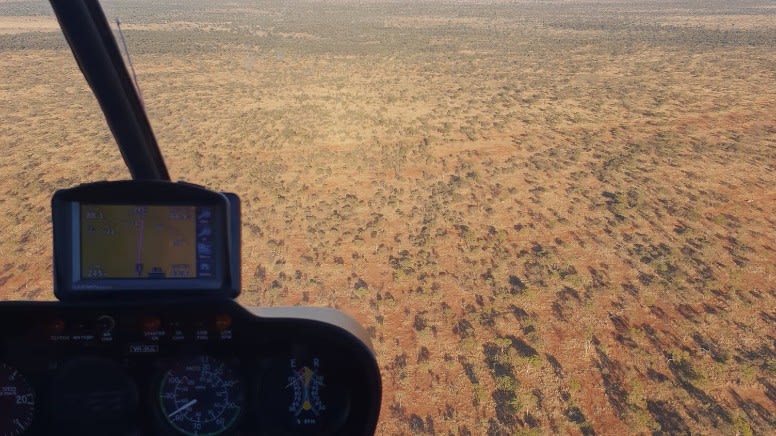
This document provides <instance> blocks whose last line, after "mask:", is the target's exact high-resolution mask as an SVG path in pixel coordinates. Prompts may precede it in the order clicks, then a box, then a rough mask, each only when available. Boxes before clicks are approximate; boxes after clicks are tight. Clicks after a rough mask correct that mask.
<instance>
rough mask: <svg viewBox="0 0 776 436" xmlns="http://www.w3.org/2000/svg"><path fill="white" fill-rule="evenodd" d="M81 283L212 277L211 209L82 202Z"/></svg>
mask: <svg viewBox="0 0 776 436" xmlns="http://www.w3.org/2000/svg"><path fill="white" fill-rule="evenodd" d="M80 209H81V210H80V235H81V237H80V239H81V267H80V270H81V279H87V280H88V279H132V278H137V279H143V278H148V279H175V278H183V279H186V278H188V279H192V278H209V277H212V276H213V275H214V272H213V271H212V269H213V266H214V259H213V241H212V238H211V237H212V233H213V228H212V226H213V217H212V215H213V210H212V208H210V207H194V206H144V205H104V204H103V205H90V204H81V208H80Z"/></svg>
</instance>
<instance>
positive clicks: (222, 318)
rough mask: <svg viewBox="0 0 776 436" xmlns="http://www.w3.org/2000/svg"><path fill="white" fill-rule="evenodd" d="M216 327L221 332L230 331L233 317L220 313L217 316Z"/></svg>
mask: <svg viewBox="0 0 776 436" xmlns="http://www.w3.org/2000/svg"><path fill="white" fill-rule="evenodd" d="M215 326H216V330H218V331H219V332H221V331H224V330H227V329H229V327H231V326H232V317H231V316H229V315H227V314H225V313H219V314H218V315H216V322H215Z"/></svg>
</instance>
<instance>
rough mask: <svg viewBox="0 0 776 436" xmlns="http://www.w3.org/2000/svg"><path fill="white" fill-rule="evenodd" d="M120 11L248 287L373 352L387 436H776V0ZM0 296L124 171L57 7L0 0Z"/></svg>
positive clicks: (160, 127) (183, 157)
mask: <svg viewBox="0 0 776 436" xmlns="http://www.w3.org/2000/svg"><path fill="white" fill-rule="evenodd" d="M698 5H699V3H696V2H681V1H678V2H672V1H658V0H654V1H650V0H639V1H636V2H625V1H623V2H617V1H595V0H593V1H591V2H585V3H583V2H575V1H569V2H562V1H557V2H553V1H547V2H536V1H516V2H510V3H507V2H494V3H488V2H466V1H462V2H450V3H447V2H433V3H432V2H423V1H420V2H409V1H396V2H385V3H380V2H370V1H365V2H346V1H331V2H326V1H317V2H304V1H290V2H287V1H270V2H252V1H247V0H235V1H230V2H209V1H193V2H185V4H183V3H178V2H166V1H145V0H130V1H126V2H114V1H111V2H106V3H105V5H104V7H105V9H106V13H107V15H108V18H109V19H111V20H113V19H115V18H117V17H118V18H120V19H121V20H122V22H123V27H124V29H125V31H126V32H125V33H126V37H127V39H128V44H129V47H130V52H131V54H132V59H133V61H134V63H135V67H136V69H137V72H138V78H139V83H140V87H141V89H142V92H143V96H144V100H145V104H146V107H147V110H148V112H149V116H150V119H151V123H152V125H153V126H154V128H155V130H156V133H157V139H158V141H159V143H160V146H161V148H162V151H163V153H164V154H165V157H166V159H167V163H168V167H169V169H170V172H171V174H172V176H173V178H175V179H176V180H187V181H191V182H196V183H200V184H204V185H207V186H209V187H211V188H214V189H219V190H225V191H232V192H236V193H239V194H240V196H241V197H242V200H243V223H244V225H243V240H244V246H243V261H242V274H243V293H242V295H241V296H240V301H242V302H243V303H245V304H254V305H273V306H274V305H294V304H307V305H317V306H330V307H336V308H339V309H341V310H344V311H346V312H347V313H349V314H351V315H352V316H354V317H355V318H356V319H358V320H359V321H360V322H361V323H362V324H363V325H364V326H366V327H367V328H368V330H369V332H370V333H371V335H372V340H373V342H374V346H375V349H376V352H377V356H378V359H379V362H380V366H381V370H382V372H383V386H384V393H383V409H382V413H381V418H380V423H379V425H378V434H385V435H394V434H414V435H418V434H445V435H446V434H453V435H483V434H488V435H512V434H548V433H556V434H613V435H614V434H618V435H619V434H626V433H631V434H648V433H652V434H690V433H692V434H715V433H719V434H731V435H732V434H742V435H743V434H768V433H772V432H774V431H775V429H776V327H774V326H775V325H776V5H774V3H773V2H768V1H742V2H722V1H712V2H703V6H702V9H701V8H700V6H698ZM0 78H2V79H1V80H0V150H2V151H3V153H2V154H0V174H2V177H1V178H0V193H2V195H1V196H0V225H2V227H3V229H4V238H2V240H0V271H1V272H0V284H1V285H2V286H1V287H0V289H1V291H0V292H2V294H0V295H1V296H2V297H3V298H5V299H36V300H39V299H53V294H52V293H51V255H50V252H51V222H50V218H49V198H50V196H51V194H52V193H53V191H54V190H56V189H59V188H64V187H68V186H72V185H74V184H77V183H81V182H86V181H93V180H100V179H121V178H127V177H128V172H127V170H126V169H125V167H124V166H123V164H122V162H121V160H120V159H121V158H120V156H119V153H118V151H117V149H116V147H115V145H114V142H113V139H112V137H111V135H110V132H109V130H108V128H107V126H106V124H105V122H104V119H103V117H102V115H101V113H100V112H99V109H98V107H97V104H96V102H95V100H94V98H93V97H92V95H91V93H90V92H89V90H88V87H87V85H86V83H85V82H84V80H83V78H82V76H81V74H80V72H79V71H78V68H77V66H76V65H75V62H74V60H73V58H72V55H71V54H70V52H69V49H68V48H67V46H66V44H65V42H64V39H63V37H62V36H61V34H60V33H59V30H58V27H57V25H56V21H55V19H54V18H53V14H52V12H51V9H50V7H49V6H48V4H47V3H45V2H43V1H38V0H35V1H0Z"/></svg>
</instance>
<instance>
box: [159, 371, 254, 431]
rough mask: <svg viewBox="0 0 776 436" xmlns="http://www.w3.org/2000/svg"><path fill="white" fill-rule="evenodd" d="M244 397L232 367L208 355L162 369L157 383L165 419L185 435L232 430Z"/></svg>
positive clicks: (241, 386) (238, 379)
mask: <svg viewBox="0 0 776 436" xmlns="http://www.w3.org/2000/svg"><path fill="white" fill-rule="evenodd" d="M244 398H245V396H244V394H243V385H242V383H240V378H239V376H238V375H237V373H236V371H235V370H234V368H232V367H231V366H230V365H229V364H227V363H226V362H223V361H221V360H218V359H214V358H212V357H208V356H198V357H194V358H190V359H185V360H182V361H179V362H178V363H176V364H175V365H174V366H173V367H172V368H170V369H169V370H168V371H167V372H165V373H164V375H163V377H162V381H161V385H160V387H159V404H160V406H161V414H162V416H163V418H164V421H165V422H166V423H167V424H169V425H170V426H172V428H173V429H175V430H176V431H178V432H179V433H180V434H184V435H220V434H223V433H226V432H227V431H229V430H231V429H232V428H234V427H235V425H236V424H237V420H238V418H239V417H240V413H241V411H242V408H243V401H244Z"/></svg>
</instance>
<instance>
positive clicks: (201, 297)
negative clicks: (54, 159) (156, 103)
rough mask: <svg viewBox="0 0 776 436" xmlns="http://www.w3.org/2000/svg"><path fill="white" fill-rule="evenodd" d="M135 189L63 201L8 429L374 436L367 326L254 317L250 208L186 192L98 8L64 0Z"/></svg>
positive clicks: (304, 314) (30, 309) (13, 368)
mask: <svg viewBox="0 0 776 436" xmlns="http://www.w3.org/2000/svg"><path fill="white" fill-rule="evenodd" d="M51 5H52V7H53V9H54V11H55V13H56V15H57V19H58V20H59V23H60V25H61V28H62V31H63V33H64V34H65V37H66V39H67V41H68V43H69V45H70V47H71V49H72V52H73V54H74V56H75V59H76V61H77V63H78V65H79V67H80V68H81V71H82V72H83V74H84V76H85V77H86V79H87V82H88V83H89V85H90V86H91V88H92V91H93V92H94V94H95V96H96V97H97V99H98V101H99V103H100V106H101V108H102V110H103V112H104V114H105V118H106V120H107V121H108V125H109V126H110V128H111V130H112V132H113V134H114V136H115V138H116V141H117V143H118V145H119V148H120V149H121V153H122V156H123V158H124V160H125V162H126V164H127V166H128V167H129V170H130V173H131V174H132V177H133V180H130V181H95V182H94V183H89V184H85V185H80V186H76V187H72V188H69V189H62V190H59V191H57V192H56V193H54V194H53V197H52V202H51V214H52V215H51V216H52V222H53V240H54V253H53V264H54V265H53V270H54V289H53V290H54V293H55V295H56V296H57V298H58V300H59V301H52V302H29V301H4V302H1V303H0V332H1V333H0V434H3V435H49V434H58V435H61V434H78V435H107V434H111V435H151V434H154V435H296V434H300V435H341V434H347V435H358V434H372V433H373V432H374V430H375V427H376V424H377V419H378V415H379V411H380V401H381V378H380V371H379V368H378V365H377V361H376V358H375V354H374V351H373V349H372V345H371V342H370V339H369V335H368V334H367V332H366V331H365V329H364V328H363V327H362V326H360V325H359V324H358V323H357V322H356V321H354V320H353V319H351V318H350V317H348V316H347V315H345V314H344V313H342V312H339V311H337V310H334V309H327V308H313V307H308V308H305V307H293V308H260V307H242V306H241V305H240V304H238V303H237V302H236V301H234V298H235V297H236V296H237V295H238V294H239V292H240V283H241V282H240V257H241V253H240V243H241V240H240V200H239V196H238V195H236V194H232V193H222V192H215V191H211V190H209V189H206V188H204V187H202V186H198V185H194V184H190V183H183V182H172V181H170V177H169V175H168V173H167V169H166V167H165V164H164V160H163V159H162V156H161V153H160V151H159V148H158V146H157V145H156V142H155V139H154V135H153V132H152V131H151V128H150V125H149V122H148V119H147V118H146V115H145V113H144V110H143V107H142V104H141V102H140V99H139V97H138V94H137V92H136V90H135V89H134V87H133V84H132V82H131V80H130V78H129V75H128V73H127V70H126V67H125V66H124V63H123V60H122V57H121V54H120V52H119V50H118V47H117V44H116V41H115V40H114V38H113V35H112V32H111V30H110V28H109V26H108V23H107V20H106V18H105V15H104V14H103V12H102V9H101V7H100V5H99V3H98V2H97V1H96V0H78V1H71V0H52V1H51Z"/></svg>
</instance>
